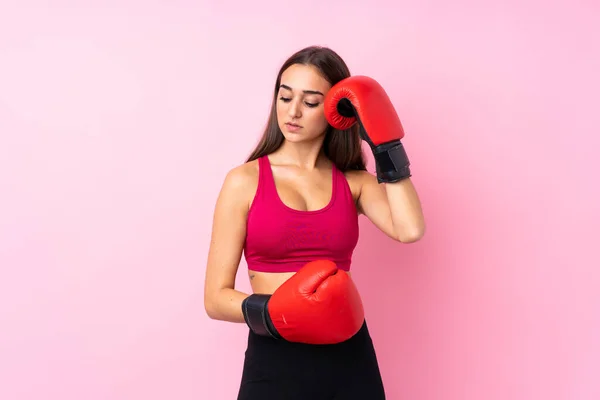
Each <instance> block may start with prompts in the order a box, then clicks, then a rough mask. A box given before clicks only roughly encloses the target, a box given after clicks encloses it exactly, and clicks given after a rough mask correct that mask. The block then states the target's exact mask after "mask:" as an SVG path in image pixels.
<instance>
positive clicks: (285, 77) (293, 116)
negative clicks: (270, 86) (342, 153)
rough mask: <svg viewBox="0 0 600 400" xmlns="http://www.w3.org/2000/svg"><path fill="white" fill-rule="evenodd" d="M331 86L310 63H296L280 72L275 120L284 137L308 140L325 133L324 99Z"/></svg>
mask: <svg viewBox="0 0 600 400" xmlns="http://www.w3.org/2000/svg"><path fill="white" fill-rule="evenodd" d="M330 88H331V85H330V84H329V82H327V80H325V79H324V78H323V77H322V76H321V75H320V74H319V72H318V71H317V69H315V68H314V67H312V66H307V65H300V64H295V65H292V66H290V67H289V68H288V69H286V70H285V71H284V72H283V74H282V76H281V84H280V86H279V92H278V93H277V120H278V124H279V128H280V129H281V132H283V135H284V136H285V138H286V139H287V140H289V141H292V142H300V141H307V140H312V139H315V138H317V137H319V136H321V135H322V134H324V133H325V130H326V129H327V126H328V123H327V119H326V118H325V114H324V112H323V100H324V99H325V95H326V94H327V91H328V90H329V89H330Z"/></svg>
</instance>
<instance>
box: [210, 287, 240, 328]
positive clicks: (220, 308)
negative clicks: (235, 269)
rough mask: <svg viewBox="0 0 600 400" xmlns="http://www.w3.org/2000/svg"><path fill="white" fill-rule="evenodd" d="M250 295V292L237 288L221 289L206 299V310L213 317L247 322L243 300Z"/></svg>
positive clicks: (228, 320)
mask: <svg viewBox="0 0 600 400" xmlns="http://www.w3.org/2000/svg"><path fill="white" fill-rule="evenodd" d="M248 296H249V295H248V294H246V293H243V292H240V291H238V290H235V289H231V288H223V289H220V290H219V291H218V292H217V293H216V294H214V295H213V296H211V298H210V299H209V300H207V301H206V304H205V307H206V312H207V314H208V316H209V317H210V318H211V319H216V320H221V321H227V322H236V323H245V320H244V315H243V313H242V301H244V299H245V298H246V297H248Z"/></svg>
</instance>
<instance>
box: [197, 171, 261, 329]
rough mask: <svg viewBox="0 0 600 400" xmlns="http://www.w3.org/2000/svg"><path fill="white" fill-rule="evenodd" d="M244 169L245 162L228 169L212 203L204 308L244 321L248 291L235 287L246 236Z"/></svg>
mask: <svg viewBox="0 0 600 400" xmlns="http://www.w3.org/2000/svg"><path fill="white" fill-rule="evenodd" d="M244 167H246V168H244ZM247 171H248V170H247V165H245V166H244V165H242V166H240V167H237V168H234V169H232V170H231V171H229V173H228V174H227V176H226V177H225V180H224V182H223V186H222V188H221V192H220V193H219V196H218V198H217V202H216V205H215V210H214V216H213V226H212V235H211V241H210V248H209V251H208V262H207V265H206V277H205V282H204V308H205V309H206V313H207V314H208V316H209V317H210V318H211V319H216V320H222V321H229V322H240V323H243V322H245V321H244V316H243V314H242V306H241V305H242V301H243V300H244V299H245V298H246V297H248V294H246V293H243V292H240V291H238V290H235V277H236V274H237V270H238V266H239V263H240V259H241V257H242V251H243V247H244V241H245V239H246V218H247V215H248V208H249V203H248V197H247V196H246V195H245V194H247V193H248V190H249V186H250V184H251V179H250V177H249V174H248V172H247Z"/></svg>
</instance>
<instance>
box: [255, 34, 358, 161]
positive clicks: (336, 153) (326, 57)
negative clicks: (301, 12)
mask: <svg viewBox="0 0 600 400" xmlns="http://www.w3.org/2000/svg"><path fill="white" fill-rule="evenodd" d="M293 64H303V65H311V66H313V67H315V68H317V69H318V70H319V71H320V73H321V75H322V76H323V77H324V78H325V79H327V81H328V82H329V83H330V84H331V85H332V86H333V85H335V84H336V83H337V82H339V81H341V80H342V79H344V78H347V77H349V76H350V70H349V69H348V66H347V65H346V63H345V62H344V60H342V58H341V57H340V56H339V55H338V54H337V53H336V52H334V51H333V50H331V49H329V48H327V47H322V46H309V47H306V48H304V49H302V50H299V51H298V52H296V53H294V54H293V55H292V56H291V57H290V58H288V59H287V60H286V61H285V62H284V63H283V65H282V66H281V69H280V70H279V74H278V75H277V80H276V81H275V88H274V93H273V103H272V104H271V111H270V114H269V119H268V121H267V126H266V128H265V130H264V132H263V134H262V137H261V138H260V140H259V142H258V144H257V145H256V147H255V148H254V150H253V151H252V153H251V154H250V156H249V157H248V159H247V160H246V162H249V161H252V160H256V159H257V158H259V157H261V156H263V155H267V154H270V153H272V152H274V151H275V150H277V149H278V148H279V146H281V144H282V143H283V140H284V137H283V133H282V132H281V130H280V129H279V125H278V123H277V109H276V107H277V93H278V91H279V84H280V83H281V75H282V74H283V72H284V71H285V70H286V69H287V68H288V67H290V66H291V65H293ZM361 144H362V139H361V138H360V135H359V133H358V126H357V125H356V124H355V125H354V126H353V127H352V128H350V129H347V130H343V131H341V130H338V129H334V128H333V127H332V126H331V125H329V126H328V128H327V132H326V133H325V140H324V142H323V150H324V152H325V155H326V156H327V157H328V158H329V159H330V160H331V161H332V162H333V163H334V164H335V166H336V167H337V168H338V169H339V170H341V171H347V170H366V165H365V160H364V156H363V153H362V147H361Z"/></svg>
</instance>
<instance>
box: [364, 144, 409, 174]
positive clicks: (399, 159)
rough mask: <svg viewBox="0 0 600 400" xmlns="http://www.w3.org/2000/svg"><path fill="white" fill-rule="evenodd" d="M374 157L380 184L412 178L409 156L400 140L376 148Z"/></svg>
mask: <svg viewBox="0 0 600 400" xmlns="http://www.w3.org/2000/svg"><path fill="white" fill-rule="evenodd" d="M373 155H374V157H375V168H376V172H377V180H378V181H379V183H381V182H397V181H400V180H402V179H405V178H408V177H410V176H411V172H410V162H409V160H408V155H407V154H406V150H405V149H404V146H403V145H402V143H401V142H400V141H399V140H398V141H394V142H390V143H386V144H383V145H380V146H377V147H375V148H374V150H373Z"/></svg>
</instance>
